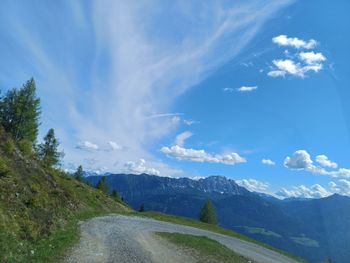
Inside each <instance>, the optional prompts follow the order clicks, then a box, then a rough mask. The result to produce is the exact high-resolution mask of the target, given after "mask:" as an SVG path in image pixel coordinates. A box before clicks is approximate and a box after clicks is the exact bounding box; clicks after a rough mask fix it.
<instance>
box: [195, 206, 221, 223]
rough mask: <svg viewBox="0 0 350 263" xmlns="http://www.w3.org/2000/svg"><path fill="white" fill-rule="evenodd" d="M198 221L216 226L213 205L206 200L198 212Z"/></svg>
mask: <svg viewBox="0 0 350 263" xmlns="http://www.w3.org/2000/svg"><path fill="white" fill-rule="evenodd" d="M199 221H202V222H204V223H208V224H213V225H216V224H217V219H216V213H215V209H214V206H213V204H212V203H211V202H210V201H209V200H207V201H206V202H205V203H204V205H203V207H202V209H201V211H200V212H199Z"/></svg>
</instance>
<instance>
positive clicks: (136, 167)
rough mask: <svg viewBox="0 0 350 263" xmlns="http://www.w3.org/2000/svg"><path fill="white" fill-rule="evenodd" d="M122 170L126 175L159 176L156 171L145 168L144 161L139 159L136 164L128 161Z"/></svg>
mask: <svg viewBox="0 0 350 263" xmlns="http://www.w3.org/2000/svg"><path fill="white" fill-rule="evenodd" d="M124 168H125V171H126V172H127V173H134V174H142V173H146V174H152V175H160V172H159V171H158V170H157V169H155V168H148V167H146V161H145V160H144V159H140V160H139V161H138V162H132V161H129V162H127V163H125V164H124Z"/></svg>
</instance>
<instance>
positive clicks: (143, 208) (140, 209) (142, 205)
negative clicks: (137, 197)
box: [139, 203, 145, 212]
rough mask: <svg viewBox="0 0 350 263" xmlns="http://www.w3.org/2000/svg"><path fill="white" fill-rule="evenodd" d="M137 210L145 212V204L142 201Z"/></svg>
mask: <svg viewBox="0 0 350 263" xmlns="http://www.w3.org/2000/svg"><path fill="white" fill-rule="evenodd" d="M139 212H145V204H144V203H142V204H141V205H140V208H139Z"/></svg>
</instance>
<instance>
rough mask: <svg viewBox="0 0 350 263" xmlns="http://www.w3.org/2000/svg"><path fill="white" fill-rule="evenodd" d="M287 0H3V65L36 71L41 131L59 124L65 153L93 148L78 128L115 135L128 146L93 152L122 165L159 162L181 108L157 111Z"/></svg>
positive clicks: (90, 134)
mask: <svg viewBox="0 0 350 263" xmlns="http://www.w3.org/2000/svg"><path fill="white" fill-rule="evenodd" d="M291 2H292V1H283V2H278V1H243V2H237V3H229V4H227V3H226V4H224V3H219V2H210V3H204V2H202V1H195V2H188V3H187V2H186V3H185V2H165V1H150V2H149V1H147V2H145V1H137V2H135V1H132V2H130V1H107V0H101V1H93V2H87V1H74V3H73V2H69V1H64V2H59V3H58V5H59V6H55V8H56V9H57V10H60V11H61V12H60V14H56V13H51V12H47V10H48V9H52V6H51V4H52V3H50V2H47V3H44V4H41V5H39V4H32V3H23V5H16V4H13V3H12V2H11V1H9V2H7V3H6V5H7V6H6V7H4V8H2V9H1V10H3V11H0V15H1V17H2V18H1V19H3V21H6V25H7V28H6V30H7V31H6V32H5V31H4V32H5V33H4V32H2V35H1V39H2V41H6V43H13V41H14V40H15V41H16V43H17V45H10V44H8V45H4V47H6V46H9V47H10V46H11V49H6V48H4V49H1V57H2V58H6V57H8V61H11V64H8V63H7V64H1V68H0V71H1V72H4V73H3V74H4V76H8V77H9V78H10V77H12V75H11V72H8V69H9V68H11V70H12V71H13V72H16V75H17V76H20V77H21V78H22V77H23V79H21V80H20V82H23V80H24V79H26V78H28V77H30V76H31V75H33V74H34V77H35V78H36V80H37V84H38V87H39V94H40V96H41V97H42V101H43V102H44V105H43V112H44V121H43V123H44V125H43V127H42V129H43V131H42V133H44V132H45V130H47V128H48V127H54V128H56V130H57V133H58V136H59V137H60V138H61V141H62V144H63V147H64V149H65V153H66V157H65V158H66V160H67V162H71V161H72V162H74V163H82V162H83V159H84V158H87V157H89V156H90V155H91V153H83V154H82V152H81V151H80V149H77V148H75V145H76V142H77V141H83V140H84V138H90V139H91V140H92V141H94V144H95V145H105V144H106V142H109V141H111V142H121V143H122V144H123V146H124V145H125V146H126V147H127V148H128V151H123V152H121V151H113V154H111V152H107V151H96V153H95V156H94V158H98V159H100V160H101V161H102V162H103V164H101V165H103V166H105V167H107V169H109V170H111V171H120V170H122V169H124V167H123V165H122V164H123V163H125V162H127V161H129V160H135V159H142V158H144V159H146V160H152V161H153V162H156V161H157V159H156V158H155V157H154V156H153V154H152V145H154V143H155V142H156V141H158V140H160V139H161V138H163V137H164V136H166V135H168V134H169V132H172V131H174V130H175V129H177V128H178V126H179V125H180V122H179V116H173V115H166V114H160V113H167V112H171V107H172V105H173V103H174V102H175V100H176V99H177V98H178V97H179V96H180V95H182V94H183V93H184V92H186V91H187V90H188V89H190V88H191V87H193V86H194V85H195V84H197V83H199V82H201V81H202V80H204V79H205V78H207V77H208V76H209V75H210V74H211V73H212V72H214V71H215V70H216V69H217V68H218V67H220V66H222V65H223V64H224V63H226V62H228V61H230V60H232V59H234V58H235V56H236V55H237V54H239V52H240V51H241V50H242V49H243V48H244V47H245V46H246V44H247V43H249V41H250V40H251V39H252V38H253V37H254V36H255V35H256V34H257V32H258V31H259V29H260V27H261V26H262V25H263V24H264V22H265V21H266V20H268V19H269V18H270V17H271V16H272V15H273V14H275V13H276V12H277V11H279V10H280V9H281V8H283V7H285V6H287V5H288V4H290V3H291ZM6 10H11V12H7V11H6ZM170 10H171V11H170ZM61 13H63V14H64V15H63V16H62V15H61ZM174 20H176V21H177V23H176V26H174V24H172V23H170V22H169V21H174ZM42 21H45V23H42ZM63 29H64V30H63ZM42 32H46V33H45V34H42ZM168 32H173V33H174V34H171V35H169V34H168ZM4 34H5V35H4ZM72 40H74V41H72ZM11 41H12V42H11ZM4 43H5V42H4ZM10 58H11V59H10ZM28 61H31V63H28ZM7 73H9V74H8V75H7ZM12 74H13V73H12ZM150 116H151V118H150ZM90 146H91V145H90ZM110 146H111V145H110ZM84 147H86V148H89V146H88V145H85V146H84ZM111 147H113V146H111ZM90 148H91V147H90ZM92 148H96V147H92ZM153 150H154V149H153ZM86 155H89V156H86ZM116 159H118V160H119V161H120V162H119V163H120V165H116V166H114V165H113V164H114V163H115V160H116ZM159 167H161V169H162V171H161V172H162V173H165V174H167V173H169V172H170V171H171V168H170V167H167V166H164V165H161V164H159Z"/></svg>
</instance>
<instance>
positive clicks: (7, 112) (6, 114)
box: [0, 78, 40, 144]
mask: <svg viewBox="0 0 350 263" xmlns="http://www.w3.org/2000/svg"><path fill="white" fill-rule="evenodd" d="M39 116H40V99H39V98H38V97H37V96H36V85H35V81H34V79H33V78H32V79H30V80H28V81H27V82H26V83H25V84H24V85H23V87H22V88H21V89H20V90H17V89H12V90H9V91H8V92H7V94H6V96H5V97H4V98H3V99H2V100H1V102H0V123H1V125H2V126H3V127H4V129H5V131H6V132H8V133H10V134H11V135H12V138H13V139H14V140H15V141H17V142H18V141H21V140H25V141H29V142H30V143H32V144H33V143H34V142H35V141H36V139H37V136H38V128H39Z"/></svg>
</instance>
